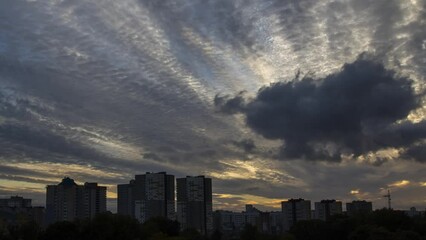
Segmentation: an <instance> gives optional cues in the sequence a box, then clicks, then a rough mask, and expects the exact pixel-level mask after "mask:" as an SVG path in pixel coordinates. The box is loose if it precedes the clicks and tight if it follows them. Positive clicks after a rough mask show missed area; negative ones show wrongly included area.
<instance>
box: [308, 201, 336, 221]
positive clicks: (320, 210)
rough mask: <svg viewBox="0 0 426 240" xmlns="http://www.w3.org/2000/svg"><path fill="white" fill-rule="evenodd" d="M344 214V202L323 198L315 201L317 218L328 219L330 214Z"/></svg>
mask: <svg viewBox="0 0 426 240" xmlns="http://www.w3.org/2000/svg"><path fill="white" fill-rule="evenodd" d="M335 214H342V202H340V201H336V200H322V201H321V202H316V203H315V219H320V220H323V221H327V220H329V219H330V216H332V215H335Z"/></svg>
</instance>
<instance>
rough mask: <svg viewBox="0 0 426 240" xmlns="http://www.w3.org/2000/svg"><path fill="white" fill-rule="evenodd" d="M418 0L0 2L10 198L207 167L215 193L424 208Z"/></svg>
mask: <svg viewBox="0 0 426 240" xmlns="http://www.w3.org/2000/svg"><path fill="white" fill-rule="evenodd" d="M425 29H426V2H425V1H421V0H181V1H172V0H163V1H157V0H120V1H115V0H102V1H92V0H77V1H71V0H2V1H0V197H8V196H10V195H21V196H24V197H28V198H32V199H33V205H44V201H45V187H46V185H48V184H57V183H59V182H60V181H61V179H62V178H63V177H65V176H69V177H71V178H73V179H75V180H76V182H78V183H84V182H98V183H99V184H101V185H104V186H107V187H108V194H107V195H108V208H109V209H110V210H111V211H115V209H116V206H115V205H116V197H117V195H116V185H117V184H122V183H127V182H128V181H129V180H130V179H132V178H133V176H134V175H135V174H142V173H145V172H158V171H167V172H168V173H170V174H173V175H175V176H176V177H177V178H178V177H185V176H187V175H205V176H207V177H211V178H212V179H213V197H214V208H215V209H228V210H236V211H239V210H242V209H243V208H244V205H245V204H254V205H255V206H256V207H258V208H259V209H262V210H279V209H280V202H281V201H283V200H286V199H289V198H299V197H301V198H305V199H310V200H311V201H312V202H315V201H320V200H322V199H331V198H333V199H337V200H340V201H343V202H347V201H352V200H356V199H363V200H369V201H372V202H373V206H374V208H383V207H386V206H387V201H386V199H384V198H383V195H385V194H386V192H387V189H390V191H391V194H392V204H393V207H394V208H397V209H408V208H409V207H412V206H415V207H417V208H418V209H422V210H423V209H425V208H426V175H425V174H424V173H425V170H426V117H425V116H426V115H425V114H426V102H425V100H426V98H425V97H424V94H425V90H426V86H425V84H424V82H425V80H426V79H425V76H426V30H425Z"/></svg>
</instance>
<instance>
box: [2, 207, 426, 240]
mask: <svg viewBox="0 0 426 240" xmlns="http://www.w3.org/2000/svg"><path fill="white" fill-rule="evenodd" d="M228 238H229V236H228ZM0 239H1V240H18V239H19V240H58V239H60V240H116V239H119V240H228V239H227V238H226V235H223V234H222V233H221V232H220V231H218V230H215V231H214V232H213V233H212V235H211V236H210V237H206V236H203V235H201V234H200V233H199V232H198V231H197V230H195V229H186V230H184V231H180V226H179V223H178V222H177V221H171V220H169V219H166V218H153V219H150V220H148V221H147V222H145V223H143V224H140V223H139V222H138V221H137V220H136V219H134V218H132V217H129V216H122V215H117V214H112V213H104V214H100V215H98V216H96V217H95V218H93V219H85V220H77V221H73V222H57V223H54V224H51V225H50V226H48V227H47V228H46V229H41V228H40V227H39V226H37V225H36V224H35V223H34V222H31V221H22V222H20V223H19V224H15V225H10V224H9V225H8V224H7V223H6V222H4V221H1V219H0ZM237 239H241V240H323V239H326V240H426V218H425V217H424V216H421V217H420V216H419V217H414V218H409V217H407V216H405V215H404V213H403V212H400V211H392V210H386V209H383V210H376V211H374V212H372V213H369V214H360V215H356V216H351V217H349V216H345V215H336V216H332V217H331V218H330V219H329V220H328V221H325V222H324V221H320V220H310V221H299V222H297V223H296V224H295V225H294V226H293V227H292V228H291V229H290V231H289V232H288V233H284V234H282V235H271V234H268V233H264V232H261V231H259V230H258V229H257V227H256V226H252V225H246V226H245V228H244V229H243V230H242V231H241V233H240V235H239V236H237Z"/></svg>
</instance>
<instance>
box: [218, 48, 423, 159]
mask: <svg viewBox="0 0 426 240" xmlns="http://www.w3.org/2000/svg"><path fill="white" fill-rule="evenodd" d="M412 84H413V82H412V80H410V79H408V78H405V77H402V76H399V75H398V74H396V73H395V72H393V71H391V70H387V69H386V68H385V67H384V66H383V65H382V64H380V63H377V62H376V61H373V60H371V59H370V57H368V56H366V55H361V56H360V57H359V58H358V59H357V60H356V61H355V62H353V63H349V64H345V65H344V66H343V67H342V69H341V70H340V71H338V72H336V73H334V74H331V75H328V76H326V77H324V78H320V79H314V78H311V77H304V78H302V79H299V78H298V77H296V78H295V79H294V80H292V81H289V82H278V83H274V84H271V85H270V86H266V87H263V88H261V89H260V90H259V92H258V93H257V95H256V97H255V98H253V99H247V98H244V97H243V96H242V95H241V93H239V94H238V95H237V96H235V97H233V98H230V97H229V96H224V97H220V96H218V95H216V97H215V101H214V103H215V105H216V107H217V108H218V109H219V110H220V111H221V112H224V113H227V114H233V113H237V112H240V113H243V114H244V115H245V116H246V123H247V125H248V126H249V127H250V128H251V129H253V130H254V131H255V132H256V133H258V134H260V135H262V136H263V137H265V138H268V139H277V140H284V141H285V144H284V145H283V148H282V151H281V153H280V157H281V158H286V159H291V158H305V159H324V160H332V161H339V160H341V159H342V155H351V154H354V155H355V156H360V155H362V154H365V153H368V152H369V151H377V150H380V149H382V148H389V147H395V148H398V147H408V148H409V149H410V147H412V145H413V144H414V143H416V142H418V141H420V140H422V139H423V138H425V137H426V125H425V123H424V122H420V123H410V122H408V123H403V124H398V121H403V120H405V119H406V118H407V116H408V114H409V113H410V112H411V111H413V110H415V109H417V108H418V107H420V97H421V96H420V95H417V94H416V93H415V92H414V89H413V86H412ZM407 152H408V153H410V150H407ZM411 155H412V156H413V157H415V159H416V160H419V161H421V159H419V158H417V157H416V156H414V154H411Z"/></svg>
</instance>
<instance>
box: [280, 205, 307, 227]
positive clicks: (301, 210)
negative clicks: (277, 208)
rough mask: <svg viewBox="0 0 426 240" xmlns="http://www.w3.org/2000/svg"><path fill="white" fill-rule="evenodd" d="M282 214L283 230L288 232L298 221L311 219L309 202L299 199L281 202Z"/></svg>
mask: <svg viewBox="0 0 426 240" xmlns="http://www.w3.org/2000/svg"><path fill="white" fill-rule="evenodd" d="M281 209H282V212H283V224H284V226H283V229H284V230H286V231H287V230H289V229H290V228H291V227H292V226H293V225H294V224H295V223H296V222H298V221H300V220H310V219H311V201H309V200H304V199H302V198H299V199H290V200H288V201H283V202H281Z"/></svg>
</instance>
